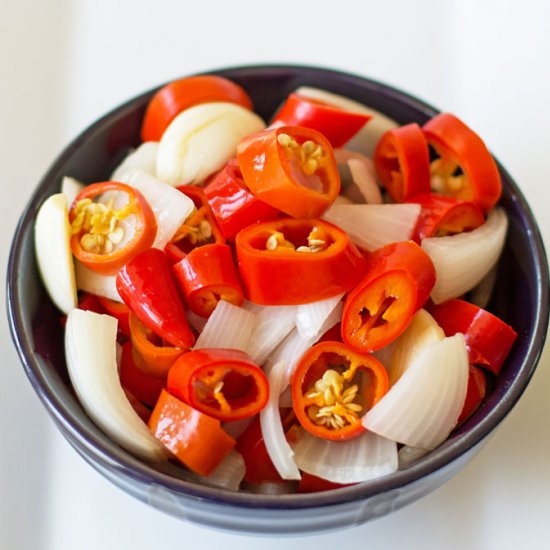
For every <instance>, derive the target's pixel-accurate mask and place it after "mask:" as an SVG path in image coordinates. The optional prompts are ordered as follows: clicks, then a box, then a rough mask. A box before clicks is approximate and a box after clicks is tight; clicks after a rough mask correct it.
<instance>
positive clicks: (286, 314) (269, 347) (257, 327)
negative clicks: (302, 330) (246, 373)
mask: <svg viewBox="0 0 550 550" xmlns="http://www.w3.org/2000/svg"><path fill="white" fill-rule="evenodd" d="M243 308H244V309H246V310H247V311H250V312H252V313H253V314H254V328H253V330H252V335H251V337H250V340H249V342H248V349H247V353H248V355H250V357H252V359H253V360H254V362H255V363H256V364H258V365H263V364H264V362H265V360H266V359H267V357H268V355H269V354H270V353H271V352H272V351H273V350H274V349H275V348H276V347H277V345H278V344H279V343H280V342H281V341H282V340H283V338H284V337H285V336H286V335H287V334H288V333H289V332H290V331H291V330H292V329H293V328H294V321H295V319H296V310H297V308H296V306H261V305H258V304H254V303H252V302H245V303H244V304H243Z"/></svg>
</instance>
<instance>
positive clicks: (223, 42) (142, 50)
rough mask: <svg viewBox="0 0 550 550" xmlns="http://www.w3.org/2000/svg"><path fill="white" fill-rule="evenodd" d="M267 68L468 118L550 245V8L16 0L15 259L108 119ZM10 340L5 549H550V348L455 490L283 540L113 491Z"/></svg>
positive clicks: (1, 435)
mask: <svg viewBox="0 0 550 550" xmlns="http://www.w3.org/2000/svg"><path fill="white" fill-rule="evenodd" d="M263 62H294V63H302V64H315V65H321V66H328V67H333V68H338V69H343V70H349V71H352V72H355V73H358V74H362V75H365V76H369V77H373V78H376V79H379V80H381V81H385V82H387V83H389V84H392V85H395V86H398V87H400V88H403V89H405V90H407V91H410V92H411V93H413V94H415V95H417V96H419V97H421V98H423V99H425V100H427V101H429V102H432V103H433V104H435V105H436V106H438V107H440V108H444V109H445V110H449V111H452V112H454V113H455V114H457V115H458V116H460V117H462V118H463V119H464V120H465V121H466V122H467V123H469V124H470V125H471V126H472V127H473V128H474V129H476V130H477V131H478V133H480V134H481V135H482V136H483V137H484V139H485V140H486V142H487V144H488V145H489V147H490V148H491V149H492V151H493V152H494V153H495V155H496V156H497V157H498V158H499V159H500V160H501V161H502V162H503V163H504V165H505V166H506V167H507V168H508V170H509V171H510V172H511V174H512V176H513V177H514V178H516V180H517V181H518V183H519V184H520V186H521V187H522V189H523V191H524V193H525V194H526V196H527V198H528V200H529V201H530V203H531V205H532V207H533V209H534V211H535V214H536V216H537V218H538V220H539V224H540V227H541V230H542V232H543V234H544V236H545V239H546V243H550V216H549V215H548V210H549V206H550V191H549V187H550V168H549V157H550V139H549V137H548V136H549V129H550V106H549V105H548V99H549V98H550V3H548V2H545V1H544V0H540V1H538V2H537V1H527V0H524V1H523V2H517V1H514V2H512V1H502V0H501V1H498V0H494V1H488V2H483V1H481V0H478V1H476V0H468V1H463V2H458V1H457V2H451V1H433V2H430V1H427V0H424V1H417V2H402V3H398V2H392V1H390V0H386V1H384V2H381V1H379V2H376V3H374V2H368V1H363V2H359V1H358V0H357V1H355V2H350V1H346V0H339V1H337V2H321V1H317V2H309V1H305V0H303V1H301V2H300V1H299V0H295V2H288V1H286V0H277V1H274V0H269V1H257V2H252V1H241V2H239V1H233V2H227V1H226V2H218V3H216V2H213V1H209V0H203V1H202V2H184V1H183V0H181V1H179V2H166V1H160V0H157V1H155V2H153V1H149V2H138V1H130V0H126V1H114V0H113V1H109V2H107V1H105V2H103V1H97V0H96V1H93V0H74V1H73V2H70V1H69V0H64V1H63V0H49V1H43V2H40V1H38V0H37V1H36V2H25V1H23V0H21V1H19V2H17V3H16V2H8V0H0V79H1V80H0V83H1V85H0V155H1V157H0V159H1V163H0V169H1V171H2V172H1V173H2V178H1V191H2V196H3V199H2V200H0V208H1V220H2V229H3V230H2V232H1V233H0V235H1V247H2V264H3V265H4V266H5V265H6V258H7V253H8V248H9V244H10V241H11V237H12V234H13V230H14V228H15V224H16V221H17V218H18V216H19V214H20V212H21V211H22V209H23V207H24V205H25V203H26V201H27V199H28V197H29V196H30V193H31V191H32V189H33V188H34V186H35V185H36V183H37V181H38V180H39V178H40V177H41V175H42V174H43V173H44V172H45V170H46V169H47V167H48V165H49V164H50V163H51V162H52V160H53V158H54V157H55V156H56V155H57V154H58V153H59V152H60V151H61V149H62V148H63V147H64V146H65V145H66V144H67V143H68V142H69V141H70V140H71V139H72V138H73V137H74V136H75V135H76V134H77V133H78V132H80V131H81V130H82V129H83V128H84V127H85V126H87V125H88V124H90V123H91V122H92V121H94V119H95V118H96V117H98V116H99V115H101V114H102V113H104V112H105V111H107V110H109V109H111V108H112V107H114V106H115V105H117V104H119V103H121V102H122V101H124V100H126V99H128V98H129V97H131V96H133V95H135V94H136V93H137V92H140V91H143V90H145V89H148V88H149V87H152V86H154V85H156V84H158V83H161V82H164V81H166V80H169V79H171V78H174V77H176V76H181V75H184V74H186V73H190V72H197V71H202V70H207V69H214V68H216V67H221V66H230V65H237V64H250V63H263ZM4 271H5V267H4V268H2V277H3V276H4ZM2 302H4V296H3V294H2ZM4 309H5V308H4V304H3V303H2V310H4ZM0 337H1V339H2V342H1V348H0V349H1V350H2V361H1V366H0V369H1V376H0V548H1V549H2V550H4V549H6V550H7V549H9V550H21V549H32V550H74V549H79V550H88V549H90V550H91V549H102V550H111V549H123V550H124V549H126V548H128V549H131V550H144V549H146V548H147V549H148V548H157V549H159V548H160V549H162V548H200V549H201V550H202V549H205V550H207V549H214V548H215V549H216V550H218V549H220V548H227V547H231V548H239V550H249V549H253V548H258V547H259V545H260V544H261V545H262V548H264V549H265V550H270V549H275V548H277V549H279V548H283V549H298V548H299V549H300V550H307V549H309V548H312V549H313V548H315V549H316V550H324V549H328V548H334V547H339V548H346V549H347V548H350V549H351V548H366V547H368V548H370V549H376V548H397V547H398V546H399V547H401V548H413V549H415V548H419V549H436V548H437V549H440V548H446V549H464V548H468V549H499V550H506V549H517V548H533V549H543V548H544V549H547V548H550V428H549V426H550V398H549V388H550V353H549V352H548V349H547V351H546V353H545V355H544V356H543V359H542V361H541V363H540V365H539V369H538V371H537V373H536V374H535V376H534V379H533V381H532V383H531V385H530V387H529V388H528V389H527V391H526V392H525V394H524V396H523V398H522V399H521V401H520V403H519V404H518V406H517V407H516V408H515V409H514V411H513V412H512V413H511V414H510V416H509V417H508V418H507V419H506V421H505V422H504V424H503V425H502V427H501V428H500V429H499V430H498V431H497V433H496V434H495V436H494V437H493V438H492V440H491V441H490V442H489V444H488V445H487V446H486V447H485V448H484V449H483V450H482V452H481V454H480V455H479V456H478V457H477V458H476V459H475V460H474V461H473V462H472V463H471V464H470V465H469V466H467V467H466V469H464V470H463V471H462V472H461V473H460V474H459V475H458V476H456V477H455V478H454V479H453V480H451V481H450V482H449V483H447V484H446V485H445V486H444V487H442V488H441V489H439V490H437V491H436V492H435V493H433V494H431V495H430V496H428V497H426V498H424V499H422V500H421V501H419V502H417V503H415V504H413V505H411V506H409V507H407V508H406V509H404V510H401V511H399V512H396V513H394V514H393V515H391V516H389V517H386V518H384V519H381V520H378V521H376V522H374V523H370V524H367V525H364V526H361V527H358V528H355V529H351V530H348V531H343V532H339V533H334V534H329V535H322V536H315V537H306V538H299V539H298V538H296V539H294V538H287V539H277V540H275V539H258V538H252V537H242V536H238V535H228V534H223V533H219V532H214V531H210V530H207V529H204V528H201V527H196V526H193V525H190V524H186V523H183V522H180V521H178V520H175V519H172V518H170V517H168V516H165V515H163V514H162V513H160V512H157V511H156V510H153V509H151V508H148V507H147V506H146V505H144V504H141V503H140V502H138V501H136V500H134V499H132V498H131V497H129V496H127V495H126V494H125V493H123V492H121V491H120V490H118V489H117V488H115V487H114V486H112V485H111V484H110V483H108V482H107V481H106V480H104V479H103V478H102V477H101V476H100V475H99V474H97V473H96V472H95V471H94V470H92V469H91V468H90V467H89V466H88V465H87V464H85V463H84V461H83V460H81V459H80V458H79V457H78V456H77V455H76V453H75V452H74V451H73V450H72V449H71V448H70V447H69V446H68V444H67V443H66V442H65V441H64V440H63V439H62V437H61V436H60V435H59V434H58V433H57V431H56V430H55V429H54V427H53V426H52V424H51V422H50V421H49V418H48V417H47V415H46V412H45V410H44V408H43V407H42V405H41V404H40V402H39V401H38V398H37V397H36V396H35V395H34V393H33V391H32V389H31V386H30V384H29V383H28V381H27V380H26V378H25V376H24V374H23V371H22V368H21V367H20V364H19V361H18V358H17V356H16V353H15V351H14V349H13V345H12V343H11V340H10V337H9V333H8V329H7V325H6V321H5V317H3V319H2V329H1V331H0ZM547 348H548V346H547Z"/></svg>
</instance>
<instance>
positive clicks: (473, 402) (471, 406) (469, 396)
mask: <svg viewBox="0 0 550 550" xmlns="http://www.w3.org/2000/svg"><path fill="white" fill-rule="evenodd" d="M486 394H487V378H486V377H485V373H484V372H483V370H481V369H478V368H477V367H475V366H474V365H470V369H469V373H468V389H467V390H466V399H465V400H464V406H463V407H462V412H461V413H460V415H459V417H458V420H457V421H456V423H457V425H459V424H462V423H463V422H465V421H466V420H468V418H470V416H472V414H474V412H475V411H476V410H477V408H478V407H479V406H480V405H481V402H482V401H483V400H484V399H485V395H486Z"/></svg>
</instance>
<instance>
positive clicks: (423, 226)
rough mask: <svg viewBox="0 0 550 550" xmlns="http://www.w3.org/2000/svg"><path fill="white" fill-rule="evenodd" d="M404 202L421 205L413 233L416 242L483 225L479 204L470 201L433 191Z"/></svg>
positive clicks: (483, 219) (483, 218)
mask: <svg viewBox="0 0 550 550" xmlns="http://www.w3.org/2000/svg"><path fill="white" fill-rule="evenodd" d="M406 202H409V203H415V204H420V206H421V207H422V210H421V211H420V216H419V218H418V222H417V224H416V227H415V229H414V235H413V239H414V240H415V241H416V242H418V243H419V242H420V241H421V240H422V239H425V238H428V237H444V236H445V235H456V234H457V233H462V232H464V231H471V230H472V229H475V228H476V227H479V226H480V225H483V223H484V221H485V216H484V215H483V212H482V211H481V209H480V208H479V206H477V204H475V203H473V202H471V201H462V200H459V199H455V198H453V197H448V196H445V195H438V194H435V193H422V194H421V195H416V196H414V197H412V198H410V199H408V200H407V201H406Z"/></svg>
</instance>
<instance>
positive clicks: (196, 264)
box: [173, 244, 244, 317]
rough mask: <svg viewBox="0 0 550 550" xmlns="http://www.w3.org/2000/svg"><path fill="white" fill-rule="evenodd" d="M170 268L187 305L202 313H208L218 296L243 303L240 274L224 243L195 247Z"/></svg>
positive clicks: (206, 315) (207, 315) (214, 305)
mask: <svg viewBox="0 0 550 550" xmlns="http://www.w3.org/2000/svg"><path fill="white" fill-rule="evenodd" d="M173 270H174V274H175V275H176V279H177V281H178V282H179V285H180V288H181V290H182V291H183V295H184V297H185V302H186V303H187V307H189V309H190V310H191V311H193V312H194V313H196V314H197V315H200V316H201V317H209V316H210V314H211V313H212V312H213V311H214V308H215V307H216V305H217V304H218V302H219V301H220V300H225V301H226V302H229V303H231V304H234V305H236V306H240V305H241V304H242V303H243V299H244V296H243V289H242V286H241V282H240V280H239V274H238V273H237V268H236V267H235V263H234V261H233V254H232V252H231V248H229V246H227V245H226V244H208V245H205V246H201V247H199V248H195V249H194V250H192V251H191V252H189V254H187V256H186V257H185V258H183V260H181V261H179V262H178V263H177V264H176V265H174V267H173Z"/></svg>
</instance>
